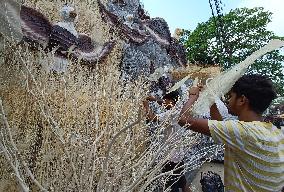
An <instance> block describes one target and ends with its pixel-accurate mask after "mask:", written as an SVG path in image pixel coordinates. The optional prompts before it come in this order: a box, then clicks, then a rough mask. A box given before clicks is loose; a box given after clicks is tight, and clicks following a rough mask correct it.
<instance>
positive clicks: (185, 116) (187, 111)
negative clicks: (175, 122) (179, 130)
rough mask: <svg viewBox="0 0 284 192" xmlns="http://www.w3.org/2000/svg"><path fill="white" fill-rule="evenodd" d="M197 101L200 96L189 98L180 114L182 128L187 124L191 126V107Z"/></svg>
mask: <svg viewBox="0 0 284 192" xmlns="http://www.w3.org/2000/svg"><path fill="white" fill-rule="evenodd" d="M197 99H198V95H193V94H192V95H190V96H189V98H188V101H187V102H186V103H185V105H184V106H183V108H182V110H181V112H180V120H179V124H180V125H181V126H184V125H185V124H190V119H191V107H192V105H193V104H194V102H195V101H196V100H197Z"/></svg>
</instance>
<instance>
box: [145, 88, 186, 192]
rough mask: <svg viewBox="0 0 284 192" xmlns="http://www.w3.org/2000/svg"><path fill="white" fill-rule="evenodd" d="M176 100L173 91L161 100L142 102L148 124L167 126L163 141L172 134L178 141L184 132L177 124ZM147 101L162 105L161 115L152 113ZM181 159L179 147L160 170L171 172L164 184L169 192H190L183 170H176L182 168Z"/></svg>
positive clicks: (151, 99) (182, 154)
mask: <svg viewBox="0 0 284 192" xmlns="http://www.w3.org/2000/svg"><path fill="white" fill-rule="evenodd" d="M178 99H179V93H178V91H173V92H170V93H168V94H166V95H164V97H163V99H162V100H157V99H155V98H154V97H148V98H147V100H146V101H144V102H143V105H144V109H145V111H146V114H147V119H148V121H149V122H153V121H154V122H159V123H166V124H167V128H166V129H165V130H164V131H163V140H164V141H165V140H167V139H168V138H169V137H173V134H175V136H174V139H176V140H180V139H181V137H182V135H183V133H184V132H185V131H186V130H185V129H184V128H182V127H180V125H179V124H178V118H179V111H175V110H174V106H175V105H176V103H177V101H178ZM148 101H156V102H157V103H158V104H159V105H163V106H164V107H165V109H166V110H165V111H164V112H162V113H158V114H157V113H154V112H153V111H152V110H151V109H150V107H149V103H148ZM182 129H184V130H182ZM164 155H167V154H164ZM183 159H184V149H183V147H179V148H177V149H175V150H174V151H173V155H172V156H171V157H170V159H169V161H168V162H167V163H166V164H165V165H164V168H163V170H162V172H169V171H172V170H173V175H170V176H169V178H168V181H167V182H166V184H165V188H170V189H171V190H170V191H171V192H178V191H179V189H181V190H182V191H183V192H190V189H189V187H188V186H187V182H186V178H185V175H183V174H182V172H183V168H178V167H181V166H183V163H184V162H183Z"/></svg>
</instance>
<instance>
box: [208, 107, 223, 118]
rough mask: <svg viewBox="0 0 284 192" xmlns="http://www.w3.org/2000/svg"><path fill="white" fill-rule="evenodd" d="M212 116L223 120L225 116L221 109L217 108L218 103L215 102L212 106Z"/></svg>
mask: <svg viewBox="0 0 284 192" xmlns="http://www.w3.org/2000/svg"><path fill="white" fill-rule="evenodd" d="M210 117H211V119H212V120H217V121H222V120H223V117H222V115H221V114H220V112H219V109H218V108H217V105H216V103H214V104H213V105H212V106H211V107H210Z"/></svg>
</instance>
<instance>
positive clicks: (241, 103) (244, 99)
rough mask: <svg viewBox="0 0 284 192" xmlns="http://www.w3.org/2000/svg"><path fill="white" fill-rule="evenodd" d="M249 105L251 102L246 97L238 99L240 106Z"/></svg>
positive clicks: (242, 96)
mask: <svg viewBox="0 0 284 192" xmlns="http://www.w3.org/2000/svg"><path fill="white" fill-rule="evenodd" d="M246 103H247V104H248V103H249V100H248V98H247V97H246V96H244V95H241V96H240V97H239V98H238V104H239V105H245V104H246Z"/></svg>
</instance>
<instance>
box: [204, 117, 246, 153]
mask: <svg viewBox="0 0 284 192" xmlns="http://www.w3.org/2000/svg"><path fill="white" fill-rule="evenodd" d="M208 126H209V130H210V133H211V136H212V138H213V140H214V141H215V142H217V143H222V144H225V145H226V146H228V147H230V148H234V149H241V150H243V149H244V145H245V144H244V143H245V141H246V140H247V130H246V128H245V127H244V124H243V123H240V122H239V121H238V120H229V121H215V120H208Z"/></svg>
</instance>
